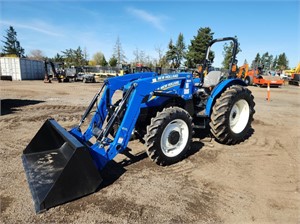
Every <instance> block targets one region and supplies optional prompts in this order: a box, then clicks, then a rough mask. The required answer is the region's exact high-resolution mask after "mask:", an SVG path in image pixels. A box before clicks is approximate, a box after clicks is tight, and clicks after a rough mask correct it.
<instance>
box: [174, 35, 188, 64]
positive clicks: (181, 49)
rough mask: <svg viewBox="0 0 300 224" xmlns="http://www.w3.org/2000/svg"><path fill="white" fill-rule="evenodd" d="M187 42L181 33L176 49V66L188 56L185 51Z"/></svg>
mask: <svg viewBox="0 0 300 224" xmlns="http://www.w3.org/2000/svg"><path fill="white" fill-rule="evenodd" d="M185 49H186V46H185V43H184V37H183V34H182V33H180V34H179V35H178V38H177V42H176V46H175V50H176V60H175V61H176V64H175V67H176V68H178V67H180V65H181V62H182V60H183V59H184V58H185V57H186V53H185Z"/></svg>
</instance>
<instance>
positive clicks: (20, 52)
mask: <svg viewBox="0 0 300 224" xmlns="http://www.w3.org/2000/svg"><path fill="white" fill-rule="evenodd" d="M4 38H5V41H2V42H3V43H4V46H3V55H10V54H12V55H16V56H18V57H20V58H21V57H24V49H23V48H22V47H21V45H20V42H19V41H18V39H17V32H16V31H15V29H14V28H13V27H12V26H10V27H9V29H8V30H6V36H4Z"/></svg>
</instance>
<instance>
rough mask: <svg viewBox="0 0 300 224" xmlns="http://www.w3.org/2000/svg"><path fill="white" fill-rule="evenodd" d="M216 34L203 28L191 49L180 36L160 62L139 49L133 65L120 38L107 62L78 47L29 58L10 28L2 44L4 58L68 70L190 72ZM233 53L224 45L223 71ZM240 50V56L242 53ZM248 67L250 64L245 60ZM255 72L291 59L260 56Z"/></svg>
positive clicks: (36, 52)
mask: <svg viewBox="0 0 300 224" xmlns="http://www.w3.org/2000/svg"><path fill="white" fill-rule="evenodd" d="M213 35H214V32H212V30H211V29H210V28H209V27H202V28H199V29H198V31H197V34H196V35H195V36H194V37H193V39H192V40H190V44H189V45H188V46H187V45H186V43H185V40H184V36H183V34H182V33H179V35H178V37H177V40H176V41H175V42H174V41H173V40H172V38H171V39H170V41H169V44H168V46H167V50H166V51H165V52H164V49H163V48H162V47H161V46H158V47H155V51H156V52H157V54H158V57H157V58H152V57H151V56H149V55H147V54H146V52H145V51H143V50H140V49H138V48H136V49H135V50H134V51H133V55H134V58H133V60H131V62H128V60H127V57H126V55H125V53H124V50H123V48H122V43H121V41H120V38H119V37H118V38H117V40H116V43H115V46H114V48H113V54H112V56H111V57H110V58H109V59H108V60H107V58H106V57H105V55H104V54H103V53H102V52H101V51H98V52H96V53H95V54H94V55H93V56H92V57H91V59H89V55H88V53H87V50H86V48H82V47H80V46H78V48H77V49H71V48H70V49H65V50H62V51H61V52H60V53H57V54H56V55H55V56H54V57H53V58H47V57H46V56H44V54H43V52H42V51H41V50H38V49H36V50H32V51H31V52H30V53H29V54H28V55H25V50H24V48H22V47H21V44H20V42H19V41H18V39H17V32H16V31H15V29H14V28H13V27H12V26H10V27H9V28H8V29H7V30H6V36H4V40H2V43H3V47H2V51H1V56H13V55H15V56H17V57H26V58H29V59H38V60H47V59H48V60H52V61H55V62H63V63H64V64H65V65H66V66H67V67H70V66H85V65H90V66H96V65H100V66H111V67H116V66H117V65H120V64H129V63H130V64H143V65H144V66H148V67H155V66H158V67H164V68H179V67H181V66H185V67H187V68H196V67H197V66H198V65H199V64H201V63H202V62H203V61H204V59H205V53H206V47H207V45H208V43H209V42H210V41H211V40H213V39H214V38H213ZM232 49H233V43H231V42H230V43H227V42H226V43H225V44H224V45H223V52H222V53H223V61H222V67H223V68H229V63H230V60H231V52H232ZM241 51H242V50H241V48H240V46H239V47H238V53H239V52H241ZM214 58H215V53H214V52H213V51H211V52H210V55H209V60H211V61H213V60H214ZM244 63H247V61H246V60H245V62H244ZM250 66H251V67H252V68H256V67H258V66H263V67H264V68H265V69H269V70H274V69H280V70H284V69H287V68H288V59H287V57H286V54H285V53H282V54H280V55H278V56H275V57H274V56H273V55H271V54H269V53H268V52H266V53H263V54H262V55H261V56H260V53H257V54H256V57H255V58H254V59H253V61H252V63H251V64H250Z"/></svg>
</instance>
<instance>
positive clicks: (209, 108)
mask: <svg viewBox="0 0 300 224" xmlns="http://www.w3.org/2000/svg"><path fill="white" fill-rule="evenodd" d="M232 85H240V86H247V85H246V83H245V82H244V81H243V80H241V79H226V80H224V81H222V82H221V83H219V84H218V85H217V86H216V87H215V88H214V89H213V91H212V93H211V95H210V96H209V98H208V100H207V103H206V108H205V114H206V115H207V116H208V117H209V116H210V115H211V111H212V107H213V106H214V104H215V102H216V100H217V98H219V96H220V95H221V94H222V93H223V92H224V91H225V90H226V89H227V88H228V87H229V86H232Z"/></svg>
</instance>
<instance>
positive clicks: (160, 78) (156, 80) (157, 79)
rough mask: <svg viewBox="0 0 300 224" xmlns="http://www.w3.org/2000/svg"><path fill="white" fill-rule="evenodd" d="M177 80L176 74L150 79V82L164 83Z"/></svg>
mask: <svg viewBox="0 0 300 224" xmlns="http://www.w3.org/2000/svg"><path fill="white" fill-rule="evenodd" d="M176 78H178V74H175V75H161V76H159V77H157V78H154V79H152V82H161V81H164V80H166V79H176Z"/></svg>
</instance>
